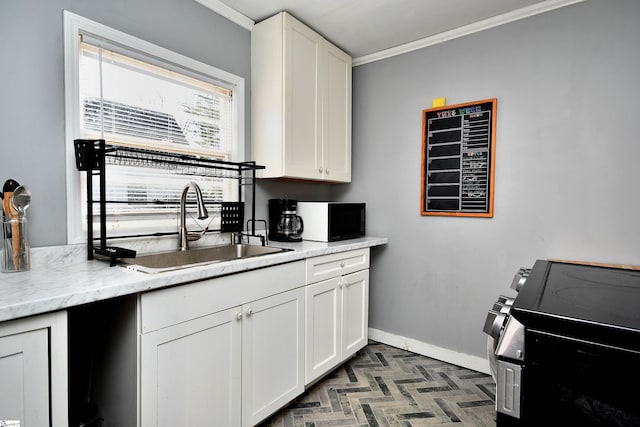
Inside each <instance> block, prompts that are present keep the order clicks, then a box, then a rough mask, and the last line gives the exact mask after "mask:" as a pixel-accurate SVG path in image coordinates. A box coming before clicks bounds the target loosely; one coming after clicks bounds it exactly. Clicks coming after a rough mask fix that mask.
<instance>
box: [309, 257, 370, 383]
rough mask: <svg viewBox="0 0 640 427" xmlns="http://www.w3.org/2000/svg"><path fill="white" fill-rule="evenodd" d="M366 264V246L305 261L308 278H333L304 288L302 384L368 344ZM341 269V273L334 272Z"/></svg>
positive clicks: (316, 377)
mask: <svg viewBox="0 0 640 427" xmlns="http://www.w3.org/2000/svg"><path fill="white" fill-rule="evenodd" d="M368 267H369V251H368V249H367V250H359V251H352V252H345V253H343V254H336V255H327V256H322V257H317V258H311V259H309V260H307V280H309V278H314V277H325V276H327V275H333V276H335V277H332V278H330V279H325V280H322V281H319V282H316V283H312V284H310V285H307V286H306V288H305V304H306V307H305V315H306V321H305V337H306V345H305V354H306V356H305V357H306V372H305V384H309V383H311V382H313V381H315V380H316V379H318V378H320V377H321V376H322V375H324V374H326V373H327V372H329V371H330V370H331V369H333V368H334V367H336V366H337V365H338V364H340V363H342V362H343V361H345V360H346V359H348V358H349V357H351V356H353V355H354V354H355V353H356V352H357V351H358V350H360V349H361V348H363V347H364V346H365V345H366V344H367V340H368V327H369V270H368ZM340 271H342V272H343V273H344V274H342V275H336V274H338V273H337V272H340ZM351 271H355V272H353V273H350V272H351ZM311 280H313V279H311Z"/></svg>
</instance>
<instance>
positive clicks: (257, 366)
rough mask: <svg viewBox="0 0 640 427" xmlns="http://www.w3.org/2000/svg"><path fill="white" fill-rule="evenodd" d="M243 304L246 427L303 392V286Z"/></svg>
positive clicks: (243, 390) (244, 420)
mask: <svg viewBox="0 0 640 427" xmlns="http://www.w3.org/2000/svg"><path fill="white" fill-rule="evenodd" d="M242 308H243V316H244V317H243V319H242V425H243V426H245V427H246V426H253V425H255V424H257V423H258V422H260V421H262V420H263V419H265V418H266V417H268V416H269V415H271V414H272V413H273V412H275V411H276V410H278V409H279V408H280V407H282V406H284V405H285V404H287V403H288V402H289V401H291V400H293V399H294V398H295V397H296V396H298V395H299V394H300V393H302V392H303V391H304V326H303V325H304V290H303V288H298V289H294V290H292V291H289V292H285V293H283V294H279V295H274V296H272V297H269V298H265V299H262V300H259V301H255V302H252V303H250V304H246V305H244V306H243V307H242Z"/></svg>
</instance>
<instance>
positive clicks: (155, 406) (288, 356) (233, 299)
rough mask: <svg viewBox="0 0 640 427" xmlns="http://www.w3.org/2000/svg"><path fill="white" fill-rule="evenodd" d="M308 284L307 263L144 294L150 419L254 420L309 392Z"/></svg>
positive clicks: (192, 422) (143, 413)
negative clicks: (306, 382) (306, 363)
mask: <svg viewBox="0 0 640 427" xmlns="http://www.w3.org/2000/svg"><path fill="white" fill-rule="evenodd" d="M303 281H304V262H303V261H300V262H297V263H290V264H283V265H280V266H276V267H271V268H265V269H261V270H254V271H250V272H247V273H241V274H237V275H231V276H226V277H222V278H217V279H212V280H207V281H203V282H198V283H193V284H189V285H182V286H178V287H174V288H169V289H166V290H160V291H155V292H149V293H148V294H143V295H142V296H141V301H140V311H141V331H142V334H141V336H140V337H141V338H140V364H141V366H140V372H141V375H140V393H139V396H140V420H141V422H140V425H141V426H143V427H156V426H158V427H161V426H167V427H168V426H171V427H173V426H196V427H197V426H212V425H216V426H218V425H219V426H229V427H236V426H253V425H256V424H257V423H259V422H260V421H261V420H263V419H265V418H266V417H268V416H269V415H271V414H272V413H273V412H275V411H276V410H278V409H279V408H280V407H282V406H283V405H285V404H286V403H287V402H289V401H291V400H292V399H293V398H295V397H296V396H297V395H299V394H300V393H302V392H303V390H304V288H303V287H302V285H303ZM254 298H255V299H254ZM240 302H242V304H240ZM231 303H235V304H234V305H233V306H231V307H229V304H231ZM221 307H225V308H223V309H220V308H221Z"/></svg>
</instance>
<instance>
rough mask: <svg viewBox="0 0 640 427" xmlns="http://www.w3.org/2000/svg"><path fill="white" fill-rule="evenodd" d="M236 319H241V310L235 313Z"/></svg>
mask: <svg viewBox="0 0 640 427" xmlns="http://www.w3.org/2000/svg"><path fill="white" fill-rule="evenodd" d="M236 320H242V312H241V311H239V312H237V313H236Z"/></svg>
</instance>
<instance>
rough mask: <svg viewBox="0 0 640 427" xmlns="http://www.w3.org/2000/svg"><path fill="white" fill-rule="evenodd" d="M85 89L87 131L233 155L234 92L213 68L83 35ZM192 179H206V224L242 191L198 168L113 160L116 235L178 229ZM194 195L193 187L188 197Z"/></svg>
mask: <svg viewBox="0 0 640 427" xmlns="http://www.w3.org/2000/svg"><path fill="white" fill-rule="evenodd" d="M79 95H80V99H79V114H80V120H79V123H80V128H81V129H80V131H81V135H82V137H83V138H85V139H94V138H101V139H105V140H106V141H107V143H108V144H114V145H126V146H134V147H139V148H149V149H154V150H163V151H170V152H179V153H188V154H196V155H200V156H205V157H209V158H216V159H220V160H231V153H232V152H233V146H232V144H233V141H234V135H233V108H232V102H233V94H232V91H231V90H230V89H228V88H225V87H223V86H221V85H218V84H215V83H214V82H212V81H210V79H207V78H206V76H199V75H197V74H196V73H193V72H190V71H189V70H181V69H180V68H179V67H177V66H175V65H173V64H169V63H165V64H163V63H162V62H160V61H158V60H157V59H155V58H151V57H145V55H143V54H140V53H139V52H134V51H131V52H128V51H127V49H126V48H122V47H120V46H117V45H111V44H110V43H109V42H106V41H101V40H96V39H93V38H91V37H87V36H84V37H81V39H80V41H79ZM189 181H195V182H197V183H198V184H199V186H200V187H201V189H202V192H203V195H204V197H205V203H206V204H207V208H208V209H209V212H210V219H209V220H206V224H204V225H201V226H205V225H206V226H209V227H210V228H212V227H217V226H219V215H217V213H218V212H219V202H221V201H223V200H225V201H234V200H237V198H238V195H237V192H238V189H237V182H234V180H229V179H219V178H216V177H208V176H206V173H204V174H198V175H197V176H196V175H194V174H193V173H192V172H191V171H189V170H188V169H186V168H180V167H178V168H173V169H162V168H159V167H154V165H153V164H149V163H144V164H140V165H139V166H131V165H127V166H122V165H117V164H109V163H107V189H106V190H107V191H106V198H107V200H108V201H110V202H111V203H108V204H107V222H108V229H109V231H110V235H111V234H113V233H111V232H112V231H122V230H140V231H141V232H144V231H149V230H153V231H156V232H162V231H175V229H176V218H177V211H178V205H177V202H178V200H179V199H180V193H181V192H182V189H183V187H184V186H185V185H186V184H187V183H188V182H189ZM82 187H83V188H84V185H83V186H82ZM84 197H86V195H85V196H83V198H84ZM97 197H98V195H97V194H95V195H94V199H96V198H97ZM192 197H193V192H190V199H188V201H192V199H191V198H192ZM83 206H86V205H85V204H83ZM85 209H86V208H85ZM84 215H86V212H83V216H84ZM212 222H213V223H212Z"/></svg>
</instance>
